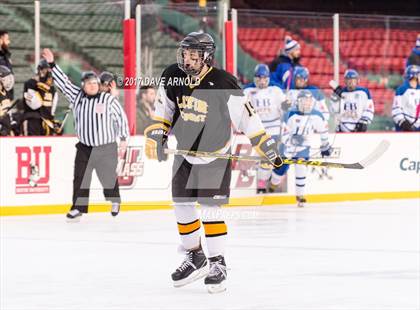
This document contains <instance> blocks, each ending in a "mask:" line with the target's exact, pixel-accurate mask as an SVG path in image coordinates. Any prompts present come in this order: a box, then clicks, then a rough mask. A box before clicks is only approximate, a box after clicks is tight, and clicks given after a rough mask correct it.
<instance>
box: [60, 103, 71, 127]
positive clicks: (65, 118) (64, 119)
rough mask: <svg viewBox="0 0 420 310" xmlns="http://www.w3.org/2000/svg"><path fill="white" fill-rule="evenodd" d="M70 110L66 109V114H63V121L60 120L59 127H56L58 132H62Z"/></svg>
mask: <svg viewBox="0 0 420 310" xmlns="http://www.w3.org/2000/svg"><path fill="white" fill-rule="evenodd" d="M70 111H71V109H68V110H67V111H66V114H65V115H64V118H63V121H62V122H61V126H60V128H59V129H58V130H59V131H60V132H62V131H63V128H64V125H65V124H66V122H67V118H68V117H69V113H70Z"/></svg>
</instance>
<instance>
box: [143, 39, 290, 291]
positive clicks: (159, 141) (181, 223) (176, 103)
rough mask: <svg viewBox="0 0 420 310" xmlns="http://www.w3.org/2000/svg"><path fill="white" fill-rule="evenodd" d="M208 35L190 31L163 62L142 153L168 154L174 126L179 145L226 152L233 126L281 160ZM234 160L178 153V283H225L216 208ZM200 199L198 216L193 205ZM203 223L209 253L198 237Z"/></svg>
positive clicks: (222, 230) (211, 286) (223, 230)
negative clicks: (173, 58) (181, 253)
mask: <svg viewBox="0 0 420 310" xmlns="http://www.w3.org/2000/svg"><path fill="white" fill-rule="evenodd" d="M214 52H215V44H214V41H213V38H212V37H211V36H210V35H209V34H206V33H198V32H192V33H190V34H188V35H187V36H186V37H185V38H184V39H183V40H182V41H181V43H180V47H179V49H178V52H177V64H173V65H170V66H169V67H167V68H166V69H165V70H164V72H163V74H162V78H161V85H160V87H159V89H158V95H157V99H156V103H155V109H156V110H155V116H154V123H153V124H152V125H150V126H149V127H147V128H146V129H145V136H146V146H145V152H146V156H147V157H148V158H151V159H157V160H159V161H162V160H166V159H167V155H166V154H165V152H164V149H165V148H166V143H167V139H168V134H169V133H170V132H171V133H172V134H174V135H175V138H176V140H177V148H178V149H180V150H188V151H204V152H219V153H222V154H223V153H229V152H231V142H232V137H233V131H232V125H233V126H234V127H235V128H236V130H238V131H242V132H243V133H244V134H246V135H247V136H248V137H249V139H250V140H251V143H252V145H253V146H254V147H255V149H256V150H257V152H258V153H259V154H260V155H261V156H264V157H265V158H266V159H267V160H268V161H269V162H270V163H271V164H272V165H273V166H275V167H279V166H281V165H282V160H281V158H280V155H279V153H278V150H277V147H276V143H275V141H274V140H273V139H272V138H271V137H270V136H269V135H267V134H266V132H265V130H264V127H263V125H262V123H261V121H260V119H259V117H258V115H257V114H255V111H254V109H253V107H252V105H251V103H250V102H249V101H248V100H247V97H246V96H244V94H243V91H242V90H241V89H240V87H239V86H238V84H237V80H236V78H235V77H233V76H232V75H230V74H229V73H227V72H226V71H224V70H220V69H217V68H215V67H212V63H213V58H214ZM230 179H231V162H230V160H225V159H213V158H200V157H193V156H177V155H176V156H175V158H174V164H173V169H172V197H173V202H174V209H175V217H176V220H177V224H178V230H179V234H180V237H181V243H182V247H183V249H184V250H185V252H186V257H185V259H184V261H183V262H182V264H181V265H180V266H179V267H178V268H177V269H176V270H175V272H174V273H173V274H172V280H173V281H174V286H175V287H180V286H183V285H186V284H188V283H191V282H193V281H195V280H197V279H199V278H202V277H205V280H204V283H205V284H206V286H207V288H208V291H209V292H210V293H216V292H221V291H224V290H225V287H224V282H225V280H226V264H225V259H224V252H225V242H226V235H227V227H226V224H225V222H224V219H223V214H222V212H220V208H221V206H222V205H223V204H226V203H228V201H229V195H230ZM197 202H198V203H199V204H200V206H201V219H200V218H199V215H198V213H197V210H196V207H195V204H196V203H197ZM202 225H203V226H204V233H205V238H206V244H207V250H208V256H209V257H208V260H207V257H206V256H205V254H204V251H203V249H202V247H201V242H200V228H201V226H202Z"/></svg>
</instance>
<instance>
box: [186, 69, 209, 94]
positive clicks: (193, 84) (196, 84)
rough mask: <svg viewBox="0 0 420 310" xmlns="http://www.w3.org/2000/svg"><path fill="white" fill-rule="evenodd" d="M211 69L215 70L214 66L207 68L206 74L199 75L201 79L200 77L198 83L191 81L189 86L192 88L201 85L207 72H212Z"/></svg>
mask: <svg viewBox="0 0 420 310" xmlns="http://www.w3.org/2000/svg"><path fill="white" fill-rule="evenodd" d="M211 70H213V67H210V68H209V69H208V70H207V72H206V73H204V75H203V76H202V77H199V79H198V83H190V84H189V85H188V87H189V88H191V89H193V88H194V87H197V86H199V85H200V83H201V81H202V80H203V79H204V77H205V76H206V75H207V74H209V73H210V71H211Z"/></svg>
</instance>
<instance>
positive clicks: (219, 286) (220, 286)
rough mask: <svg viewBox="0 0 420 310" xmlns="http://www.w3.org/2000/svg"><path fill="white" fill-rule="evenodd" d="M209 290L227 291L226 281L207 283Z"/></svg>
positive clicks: (215, 292) (212, 291)
mask: <svg viewBox="0 0 420 310" xmlns="http://www.w3.org/2000/svg"><path fill="white" fill-rule="evenodd" d="M206 286H207V291H208V292H209V293H210V294H218V293H222V292H224V291H226V286H225V281H223V282H222V283H220V284H207V285H206Z"/></svg>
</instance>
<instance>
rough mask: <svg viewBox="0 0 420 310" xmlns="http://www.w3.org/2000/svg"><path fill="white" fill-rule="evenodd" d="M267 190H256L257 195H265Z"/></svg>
mask: <svg viewBox="0 0 420 310" xmlns="http://www.w3.org/2000/svg"><path fill="white" fill-rule="evenodd" d="M265 193H267V190H266V189H265V188H257V194H265Z"/></svg>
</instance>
